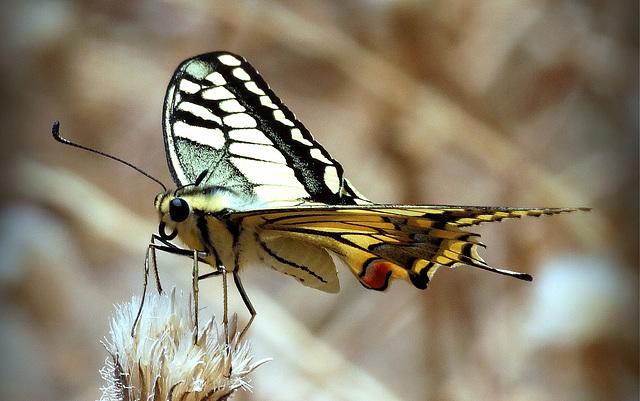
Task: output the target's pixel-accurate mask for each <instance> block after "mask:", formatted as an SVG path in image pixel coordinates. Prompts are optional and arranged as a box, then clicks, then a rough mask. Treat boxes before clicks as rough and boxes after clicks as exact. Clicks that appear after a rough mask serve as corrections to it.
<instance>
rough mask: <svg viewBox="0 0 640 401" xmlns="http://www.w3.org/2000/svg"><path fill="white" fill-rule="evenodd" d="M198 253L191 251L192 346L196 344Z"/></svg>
mask: <svg viewBox="0 0 640 401" xmlns="http://www.w3.org/2000/svg"><path fill="white" fill-rule="evenodd" d="M198 277H199V275H198V251H197V250H195V249H194V250H193V272H192V280H193V281H192V286H193V318H194V327H195V330H194V332H193V344H194V345H197V344H198V291H199V288H198Z"/></svg>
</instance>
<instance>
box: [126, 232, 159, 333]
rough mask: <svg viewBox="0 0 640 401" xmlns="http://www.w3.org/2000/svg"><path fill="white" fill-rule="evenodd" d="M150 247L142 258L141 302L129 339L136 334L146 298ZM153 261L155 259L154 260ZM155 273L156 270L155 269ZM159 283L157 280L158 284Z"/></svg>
mask: <svg viewBox="0 0 640 401" xmlns="http://www.w3.org/2000/svg"><path fill="white" fill-rule="evenodd" d="M151 243H153V236H152V237H151ZM151 249H152V247H151V245H149V247H148V248H147V254H146V256H145V257H144V281H143V285H142V300H140V308H139V309H138V313H137V314H136V318H135V320H134V321H133V326H132V327H131V337H133V336H135V334H136V327H137V326H138V322H139V321H140V315H142V307H143V306H144V300H145V298H146V297H147V283H148V280H149V252H151ZM154 259H155V258H154ZM156 271H157V268H156ZM159 283H160V281H159V279H158V284H159Z"/></svg>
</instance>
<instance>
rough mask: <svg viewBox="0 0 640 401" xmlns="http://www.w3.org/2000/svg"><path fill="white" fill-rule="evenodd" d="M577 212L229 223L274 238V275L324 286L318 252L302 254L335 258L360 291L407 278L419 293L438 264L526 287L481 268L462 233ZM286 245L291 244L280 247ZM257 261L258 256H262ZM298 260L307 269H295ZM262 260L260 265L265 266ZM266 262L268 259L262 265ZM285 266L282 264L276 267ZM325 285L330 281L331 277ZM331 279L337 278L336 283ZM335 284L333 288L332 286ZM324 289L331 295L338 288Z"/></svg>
mask: <svg viewBox="0 0 640 401" xmlns="http://www.w3.org/2000/svg"><path fill="white" fill-rule="evenodd" d="M576 210H578V209H569V208H555V209H528V208H506V207H455V206H408V205H372V206H354V207H333V206H321V207H313V206H312V207H298V208H290V209H266V210H255V211H251V212H244V213H236V214H234V215H233V217H232V220H235V219H240V220H241V221H237V222H238V223H239V224H240V226H241V227H244V228H248V227H252V228H253V230H254V231H255V233H256V240H258V241H262V240H263V239H265V240H267V241H270V242H273V240H274V239H275V238H277V239H278V241H279V243H280V246H279V247H278V249H283V250H285V251H284V253H282V254H277V252H274V251H269V255H268V256H271V257H275V258H277V259H278V263H279V264H280V265H281V266H282V268H281V269H279V270H281V271H283V272H284V273H286V274H289V275H292V276H294V277H296V278H298V279H299V280H300V281H302V282H303V283H305V284H306V285H311V286H313V287H316V288H319V289H323V288H321V286H320V285H314V284H309V283H308V282H306V280H304V279H302V278H299V276H298V273H296V271H295V270H296V268H299V269H301V270H304V271H305V275H307V276H309V274H311V276H314V277H311V278H312V279H320V280H321V281H322V282H325V280H324V279H323V275H325V274H326V275H327V276H329V275H330V273H327V272H330V271H331V270H332V269H333V272H334V274H335V268H334V267H333V265H332V264H331V265H330V266H327V263H331V262H330V261H328V258H326V256H325V255H324V253H326V252H319V253H318V258H319V259H318V263H315V262H314V259H313V258H312V257H309V249H316V250H318V251H323V249H324V250H328V251H331V252H333V253H334V254H336V255H337V256H338V257H339V258H340V259H341V260H343V261H344V262H345V263H346V264H347V265H348V266H349V268H350V269H351V271H352V272H353V274H354V275H355V276H356V277H357V278H358V280H359V281H360V283H362V285H364V286H365V287H367V288H370V289H374V290H379V291H384V290H386V289H387V288H388V286H389V283H390V282H391V281H392V280H395V279H405V280H406V279H408V280H409V281H410V282H411V283H413V285H414V286H416V287H417V288H420V289H424V288H426V287H427V284H428V283H429V280H430V279H431V277H432V276H433V273H434V272H435V271H436V269H437V268H438V267H440V266H448V267H454V266H458V265H461V264H466V265H470V266H474V267H478V268H481V269H485V270H489V271H493V272H496V273H500V274H505V275H509V276H513V277H516V278H519V279H522V280H528V281H531V280H532V278H531V276H530V275H528V274H525V273H517V272H512V271H508V270H500V269H495V268H492V267H490V266H488V265H487V264H486V263H485V262H484V261H483V260H482V258H481V257H480V256H479V255H478V246H484V245H483V244H481V243H480V242H478V240H477V238H478V237H479V235H478V234H473V233H470V232H467V231H464V230H463V229H461V227H467V226H472V225H478V224H482V223H487V222H493V221H500V220H503V219H507V218H519V217H521V216H541V215H553V214H558V213H566V212H572V211H576ZM288 241H290V244H291V246H286V244H287V242H288ZM302 243H304V244H307V245H308V246H306V249H304V250H302V249H301V251H304V253H305V256H304V259H298V260H296V261H295V262H293V261H292V262H291V263H287V261H288V260H289V259H292V258H294V257H295V256H294V255H295V254H296V251H295V249H296V247H297V244H302ZM263 260H264V258H263ZM300 260H304V261H305V262H306V263H301V262H300ZM265 261H266V260H265ZM266 262H268V261H266ZM283 262H284V264H282V263H283ZM329 280H333V278H332V277H330V278H329ZM336 280H337V279H336ZM336 286H337V283H336ZM332 288H333V290H331V289H324V290H325V291H330V292H333V291H337V287H335V288H334V287H332Z"/></svg>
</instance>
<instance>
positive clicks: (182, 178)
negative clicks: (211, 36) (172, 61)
mask: <svg viewBox="0 0 640 401" xmlns="http://www.w3.org/2000/svg"><path fill="white" fill-rule="evenodd" d="M164 138H165V146H166V150H167V161H168V164H169V168H170V170H171V174H172V177H173V179H174V181H175V183H176V184H177V185H178V186H179V187H181V186H185V185H190V184H193V183H194V182H195V180H196V178H197V177H198V176H199V175H200V173H202V172H203V171H205V170H206V171H207V172H208V173H207V176H206V177H205V179H204V181H203V182H202V185H203V186H209V187H211V186H223V187H226V188H228V189H230V190H233V191H235V192H236V193H238V194H240V195H241V196H243V197H245V198H246V199H247V200H249V199H251V200H253V201H255V202H254V203H253V204H256V205H263V206H271V207H274V206H281V205H287V206H290V205H297V204H302V203H305V202H320V203H325V204H336V205H342V204H357V203H367V201H366V200H365V199H364V198H362V196H361V195H360V194H359V193H358V192H357V191H355V190H354V189H353V188H352V187H351V185H350V184H349V183H348V181H346V180H345V179H344V177H343V170H342V166H340V164H339V163H338V162H337V161H335V160H334V159H333V158H332V157H331V156H330V155H329V153H328V152H327V151H326V150H325V149H324V148H322V146H321V145H320V144H319V143H317V142H316V141H315V140H314V139H313V137H312V136H311V134H310V133H309V131H308V130H307V129H306V128H305V127H304V126H303V125H302V123H300V122H299V121H298V120H297V119H296V117H295V116H294V114H293V113H292V112H291V111H290V110H289V109H288V108H287V107H286V106H285V105H284V104H283V103H282V102H281V101H280V99H278V97H277V96H276V95H275V94H274V93H273V91H272V90H271V89H270V88H269V87H268V85H267V84H266V83H265V81H264V80H263V79H262V77H261V76H260V74H259V73H258V72H257V71H256V70H255V69H254V68H253V67H252V66H251V65H250V64H249V63H248V62H247V61H245V60H244V59H243V58H242V57H240V56H237V55H234V54H231V53H226V52H215V53H208V54H204V55H200V56H197V57H194V58H191V59H189V60H187V61H185V62H183V63H182V64H181V65H180V66H179V67H178V69H177V70H176V72H175V73H174V76H173V78H172V80H171V83H170V84H169V88H168V90H167V96H166V99H165V105H164Z"/></svg>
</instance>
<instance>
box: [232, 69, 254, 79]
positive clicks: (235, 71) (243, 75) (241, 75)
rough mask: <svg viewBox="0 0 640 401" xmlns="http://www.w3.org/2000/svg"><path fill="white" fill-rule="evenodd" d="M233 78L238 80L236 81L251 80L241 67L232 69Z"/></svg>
mask: <svg viewBox="0 0 640 401" xmlns="http://www.w3.org/2000/svg"><path fill="white" fill-rule="evenodd" d="M233 76H234V77H236V78H238V79H241V80H243V81H248V80H250V79H251V77H250V76H249V74H247V72H246V71H245V70H243V69H242V67H238V68H234V69H233Z"/></svg>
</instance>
